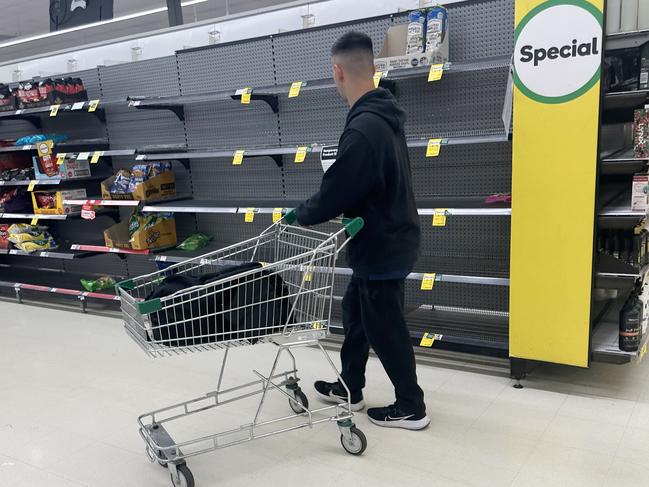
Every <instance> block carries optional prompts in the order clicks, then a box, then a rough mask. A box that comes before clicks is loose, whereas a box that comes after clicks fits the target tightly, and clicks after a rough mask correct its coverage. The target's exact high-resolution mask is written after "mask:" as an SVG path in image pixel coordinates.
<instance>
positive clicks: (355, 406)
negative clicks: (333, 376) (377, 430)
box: [314, 389, 365, 413]
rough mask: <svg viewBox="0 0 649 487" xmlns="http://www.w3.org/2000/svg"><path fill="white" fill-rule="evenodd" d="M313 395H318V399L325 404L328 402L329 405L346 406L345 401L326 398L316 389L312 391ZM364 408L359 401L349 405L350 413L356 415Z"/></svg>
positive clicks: (331, 397) (337, 398) (363, 404)
mask: <svg viewBox="0 0 649 487" xmlns="http://www.w3.org/2000/svg"><path fill="white" fill-rule="evenodd" d="M314 390H315V393H316V394H317V395H318V397H319V398H320V399H322V400H323V401H325V402H328V403H330V404H347V400H346V399H343V398H341V397H338V396H326V395H324V394H322V393H321V392H320V391H318V390H317V389H314ZM364 408H365V401H360V402H357V403H351V405H350V409H351V410H352V412H354V413H357V412H358V411H362V410H363V409H364Z"/></svg>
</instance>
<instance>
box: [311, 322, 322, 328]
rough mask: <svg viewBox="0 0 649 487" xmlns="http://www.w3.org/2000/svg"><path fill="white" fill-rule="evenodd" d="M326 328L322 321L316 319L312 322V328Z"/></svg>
mask: <svg viewBox="0 0 649 487" xmlns="http://www.w3.org/2000/svg"><path fill="white" fill-rule="evenodd" d="M323 328H324V325H323V324H322V322H320V321H314V322H313V323H312V324H311V329H312V330H322V329H323Z"/></svg>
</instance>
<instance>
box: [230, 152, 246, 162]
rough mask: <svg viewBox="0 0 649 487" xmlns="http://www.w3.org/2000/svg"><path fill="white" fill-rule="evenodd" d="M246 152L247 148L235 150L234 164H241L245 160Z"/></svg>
mask: <svg viewBox="0 0 649 487" xmlns="http://www.w3.org/2000/svg"><path fill="white" fill-rule="evenodd" d="M245 153H246V151H245V150H238V151H235V152H234V157H233V158H232V164H234V165H235V166H240V165H241V163H242V162H243V155H244V154H245Z"/></svg>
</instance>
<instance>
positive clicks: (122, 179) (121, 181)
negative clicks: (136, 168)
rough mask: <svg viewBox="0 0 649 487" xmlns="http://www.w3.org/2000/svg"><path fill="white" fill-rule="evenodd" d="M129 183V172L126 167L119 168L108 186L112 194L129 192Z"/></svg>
mask: <svg viewBox="0 0 649 487" xmlns="http://www.w3.org/2000/svg"><path fill="white" fill-rule="evenodd" d="M130 185H131V172H130V171H129V170H128V169H120V170H119V171H118V172H117V174H116V175H115V181H114V182H113V184H111V186H110V192H111V193H114V194H126V193H129V192H130V191H129V187H130Z"/></svg>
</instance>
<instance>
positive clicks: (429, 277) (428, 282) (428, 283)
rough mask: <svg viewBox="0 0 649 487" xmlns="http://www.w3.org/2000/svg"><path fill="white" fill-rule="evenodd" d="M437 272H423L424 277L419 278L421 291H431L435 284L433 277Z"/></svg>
mask: <svg viewBox="0 0 649 487" xmlns="http://www.w3.org/2000/svg"><path fill="white" fill-rule="evenodd" d="M436 275H437V274H435V273H434V272H433V273H430V274H424V277H423V278H422V280H421V290H422V291H431V290H432V289H433V287H434V286H435V277H436Z"/></svg>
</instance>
